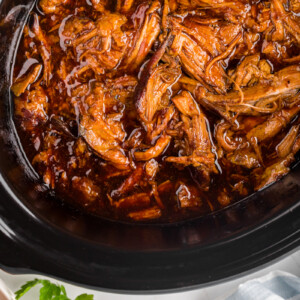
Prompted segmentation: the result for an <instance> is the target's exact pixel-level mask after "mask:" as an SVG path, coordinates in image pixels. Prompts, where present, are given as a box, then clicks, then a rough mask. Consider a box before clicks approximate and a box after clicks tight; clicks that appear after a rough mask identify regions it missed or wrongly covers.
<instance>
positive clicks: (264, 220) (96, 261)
mask: <svg viewBox="0 0 300 300" xmlns="http://www.w3.org/2000/svg"><path fill="white" fill-rule="evenodd" d="M33 5H34V1H29V0H27V1H24V0H23V1H21V0H14V1H12V0H7V1H6V0H2V2H1V1H0V14H1V24H0V53H1V55H0V99H1V101H0V159H1V160H0V172H1V185H0V192H1V193H0V218H1V219H0V266H1V265H2V267H3V268H5V269H8V270H13V271H16V272H21V271H24V269H26V271H28V270H30V269H31V270H34V271H35V272H43V273H48V274H51V275H54V276H58V277H61V278H64V279H66V280H71V281H74V282H77V283H80V284H86V285H89V286H94V287H98V288H108V289H113V290H122V291H146V290H152V291H153V290H155V291H157V290H165V289H177V288H182V287H191V286H195V285H199V284H207V283H212V282H214V281H217V280H220V279H224V278H227V277H229V276H233V275H236V274H238V273H240V272H244V271H246V270H249V269H250V268H253V267H257V266H259V265H261V264H262V263H266V262H268V261H270V260H271V259H273V258H275V257H277V256H279V255H281V254H283V253H285V252H287V251H290V250H292V249H294V248H295V247H296V246H298V245H299V241H300V221H299V220H298V219H299V218H298V217H299V212H300V205H299V201H298V200H299V199H300V166H299V165H298V166H295V167H294V168H293V170H292V171H291V173H290V174H289V175H288V176H286V177H285V178H284V179H282V180H281V181H279V182H278V183H276V184H274V185H272V186H270V187H269V188H267V189H265V190H263V191H261V192H258V193H256V194H254V195H252V196H250V197H248V198H247V199H244V200H242V201H240V202H238V203H236V204H234V205H232V206H230V207H228V208H226V209H224V210H222V211H219V212H216V213H214V214H211V215H208V216H206V217H202V218H198V219H194V220H190V221H187V222H183V223H178V224H171V225H167V224H158V225H151V224H143V225H130V224H125V223H115V222H111V221H108V220H103V219H99V218H96V217H93V216H88V215H84V214H81V213H79V212H77V211H75V210H73V209H72V208H70V207H68V206H66V205H63V204H61V201H60V200H59V199H55V196H54V195H52V194H51V192H49V191H48V190H47V189H46V188H45V187H44V186H43V185H42V184H41V182H40V181H39V179H38V177H37V175H36V174H35V172H34V170H33V169H32V168H31V166H30V164H29V163H28V162H27V160H26V157H25V155H24V153H23V152H22V149H21V147H20V144H19V141H18V137H17V135H16V132H15V128H14V125H13V121H12V116H11V111H12V109H13V107H12V103H11V95H10V89H9V86H10V79H11V78H10V76H11V69H12V66H13V61H14V55H15V49H16V47H17V45H18V41H19V37H20V34H21V32H22V25H23V24H24V23H25V22H26V19H27V16H28V13H29V11H30V9H31V8H32V7H33ZM14 251H16V252H14Z"/></svg>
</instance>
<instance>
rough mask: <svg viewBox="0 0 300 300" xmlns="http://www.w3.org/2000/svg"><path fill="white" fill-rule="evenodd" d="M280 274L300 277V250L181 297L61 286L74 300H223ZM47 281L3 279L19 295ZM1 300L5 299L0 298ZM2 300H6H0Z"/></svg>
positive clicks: (32, 299)
mask: <svg viewBox="0 0 300 300" xmlns="http://www.w3.org/2000/svg"><path fill="white" fill-rule="evenodd" d="M275 270H280V271H285V272H289V273H291V274H294V275H296V276H298V277H300V250H298V251H297V252H295V253H293V254H290V255H288V256H287V257H285V258H283V259H281V260H280V261H277V262H276V263H274V264H272V265H270V266H268V267H266V268H263V269H261V270H260V271H257V272H254V273H251V274H250V275H247V276H243V277H240V278H238V279H235V280H232V281H229V282H226V283H223V284H219V285H215V286H211V287H208V288H203V289H198V290H193V291H189V292H181V293H173V294H164V295H144V296H142V295H119V294H111V293H105V292H99V291H93V290H87V289H83V288H80V287H76V286H74V285H71V284H67V283H64V282H60V283H61V284H63V285H64V286H65V287H66V289H67V293H68V296H69V297H70V298H71V299H74V298H75V297H76V296H77V295H79V294H82V293H88V294H94V296H95V300H129V299H130V300H138V299H146V300H169V299H170V300H171V299H172V300H179V299H188V300H196V299H197V300H199V299H200V300H202V299H204V300H223V299H225V298H226V297H227V296H229V295H231V294H232V293H233V292H234V291H235V290H236V289H237V287H238V286H239V284H241V283H244V282H246V281H248V280H250V279H253V278H257V277H261V276H264V275H266V274H268V273H269V272H271V271H275ZM37 277H38V278H45V277H41V276H35V275H11V274H7V273H5V272H3V271H1V270H0V279H2V280H3V281H4V282H5V284H6V285H7V286H8V287H9V289H11V290H12V291H16V290H18V289H19V288H20V286H21V285H22V284H24V283H25V282H26V281H29V280H32V279H34V278H37ZM50 280H51V281H53V282H58V281H57V280H54V279H51V278H50ZM0 298H1V297H0ZM38 298H39V297H38V289H36V290H34V291H33V292H32V293H30V294H28V296H24V297H23V298H21V300H35V299H38ZM0 300H2V299H0Z"/></svg>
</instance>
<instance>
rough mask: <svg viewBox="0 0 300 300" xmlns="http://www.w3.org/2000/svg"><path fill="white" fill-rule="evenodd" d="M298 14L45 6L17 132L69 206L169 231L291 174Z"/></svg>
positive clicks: (260, 6)
mask: <svg viewBox="0 0 300 300" xmlns="http://www.w3.org/2000/svg"><path fill="white" fill-rule="evenodd" d="M298 4H299V3H298V1H297V0H295V1H294V0H290V1H289V2H286V1H283V0H270V1H258V2H257V1H256V2H254V1H253V2H252V1H248V0H245V1H239V0H233V1H232V0H230V1H228V0H209V1H198V0H197V1H186V0H152V1H143V0H136V1H134V0H116V1H109V0H76V1H71V0H41V1H39V3H38V4H37V8H36V10H35V11H33V12H32V13H31V16H30V18H29V21H28V24H27V25H26V27H25V29H24V33H23V39H22V42H21V44H20V47H19V49H18V54H17V59H16V64H15V69H14V83H13V85H12V91H13V93H14V94H15V122H16V124H17V127H18V132H19V135H20V138H21V141H22V144H23V147H24V149H25V152H26V154H27V156H28V158H29V160H30V161H31V162H32V165H33V167H34V168H35V169H36V171H37V172H38V174H39V175H40V176H41V178H42V180H43V182H44V183H45V184H46V185H47V186H48V187H49V189H52V190H54V191H55V193H56V194H57V195H59V197H60V198H61V199H64V200H65V201H66V202H68V203H71V204H72V205H74V206H76V207H78V208H81V209H83V210H85V211H88V212H90V213H93V214H96V215H99V216H104V217H108V218H112V219H121V220H132V221H150V220H152V221H156V220H157V221H162V220H163V221H166V222H172V221H177V220H182V219H187V218H190V217H194V216H200V215H205V214H208V213H210V212H211V211H215V210H218V209H220V208H223V207H226V206H228V205H229V204H231V203H233V202H235V201H237V200H239V199H242V198H244V197H245V196H247V195H249V194H251V193H253V192H254V191H257V190H259V189H262V188H263V187H265V186H267V185H269V184H271V183H272V182H274V181H276V180H278V179H279V178H281V177H282V176H284V175H285V174H287V173H288V172H289V166H290V165H291V163H292V162H293V161H294V160H295V155H296V153H297V152H298V151H299V149H300V133H299V127H300V123H299V118H298V116H299V111H300V93H299V89H300V65H299V62H300V51H299V49H300V17H299V13H300V6H299V5H298Z"/></svg>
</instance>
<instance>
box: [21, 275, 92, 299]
mask: <svg viewBox="0 0 300 300" xmlns="http://www.w3.org/2000/svg"><path fill="white" fill-rule="evenodd" d="M37 284H41V285H42V288H41V289H40V297H39V300H70V298H68V297H67V292H66V289H65V287H64V286H63V285H57V284H54V283H51V282H50V281H49V280H42V279H35V280H32V281H28V282H27V283H25V284H24V285H22V287H21V288H20V290H18V291H17V292H16V293H15V295H16V300H19V299H20V298H21V297H23V296H24V295H25V294H26V293H27V292H28V291H29V290H31V289H32V288H33V287H35V286H36V285H37ZM75 300H94V296H93V295H88V294H82V295H80V296H78V297H77V298H76V299H75Z"/></svg>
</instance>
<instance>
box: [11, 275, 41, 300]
mask: <svg viewBox="0 0 300 300" xmlns="http://www.w3.org/2000/svg"><path fill="white" fill-rule="evenodd" d="M38 283H39V280H38V279H35V280H32V281H28V282H26V283H25V284H24V285H22V286H21V288H20V289H19V290H18V291H17V292H16V293H15V295H16V300H18V299H20V298H21V297H22V296H24V295H25V294H26V293H27V292H28V291H29V290H31V289H32V288H33V287H34V286H36V285H37V284H38Z"/></svg>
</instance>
